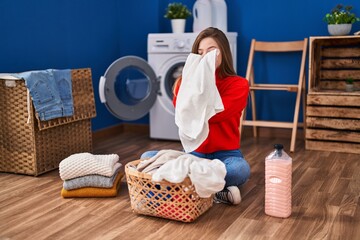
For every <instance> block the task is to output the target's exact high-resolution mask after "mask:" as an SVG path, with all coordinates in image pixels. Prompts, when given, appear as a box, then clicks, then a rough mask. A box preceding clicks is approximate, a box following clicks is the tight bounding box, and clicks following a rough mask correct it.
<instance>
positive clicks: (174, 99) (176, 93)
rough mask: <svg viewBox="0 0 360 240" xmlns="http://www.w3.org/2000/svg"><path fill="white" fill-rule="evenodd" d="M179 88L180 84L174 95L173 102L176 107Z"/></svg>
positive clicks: (176, 87)
mask: <svg viewBox="0 0 360 240" xmlns="http://www.w3.org/2000/svg"><path fill="white" fill-rule="evenodd" d="M179 88H180V84H178V85H176V86H175V91H174V92H175V94H174V97H173V104H174V107H176V98H177V95H178V92H179Z"/></svg>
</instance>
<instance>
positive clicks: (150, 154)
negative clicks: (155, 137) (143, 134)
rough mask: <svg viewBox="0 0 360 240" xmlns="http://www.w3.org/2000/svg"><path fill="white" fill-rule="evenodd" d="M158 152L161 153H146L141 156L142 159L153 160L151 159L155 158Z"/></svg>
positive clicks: (154, 151) (155, 151)
mask: <svg viewBox="0 0 360 240" xmlns="http://www.w3.org/2000/svg"><path fill="white" fill-rule="evenodd" d="M158 152H159V151H157V150H153V151H146V152H144V153H143V154H141V156H140V159H145V158H151V157H153V156H155V155H156V154H157V153H158Z"/></svg>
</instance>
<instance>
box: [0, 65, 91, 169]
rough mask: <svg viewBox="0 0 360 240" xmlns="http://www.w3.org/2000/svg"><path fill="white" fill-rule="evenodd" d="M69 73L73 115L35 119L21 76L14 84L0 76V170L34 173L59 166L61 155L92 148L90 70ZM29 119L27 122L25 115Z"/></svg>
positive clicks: (66, 155) (76, 70)
mask: <svg viewBox="0 0 360 240" xmlns="http://www.w3.org/2000/svg"><path fill="white" fill-rule="evenodd" d="M71 75H72V91H73V99H74V115H73V116H72V117H64V118H57V119H53V120H49V121H39V120H38V118H37V116H36V113H35V110H34V108H33V105H32V103H31V100H30V104H29V107H30V108H29V109H30V111H28V107H27V106H28V105H27V104H28V102H27V101H28V97H27V88H26V86H25V82H24V81H23V80H15V81H14V83H15V85H14V86H9V84H8V85H6V80H0V171H1V172H11V173H21V174H27V175H34V176H37V175H39V174H42V173H45V172H48V171H51V170H54V169H56V168H58V167H59V163H60V161H61V160H62V159H64V158H66V157H68V156H69V155H71V154H73V153H77V152H91V151H92V132H91V118H92V117H95V115H96V111H95V105H94V93H93V87H92V79H91V70H90V69H88V68H86V69H75V70H72V72H71ZM29 115H30V121H29V123H28V116H29Z"/></svg>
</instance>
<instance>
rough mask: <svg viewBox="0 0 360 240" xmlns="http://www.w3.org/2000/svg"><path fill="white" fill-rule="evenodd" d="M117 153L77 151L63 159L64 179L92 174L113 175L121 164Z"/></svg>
mask: <svg viewBox="0 0 360 240" xmlns="http://www.w3.org/2000/svg"><path fill="white" fill-rule="evenodd" d="M118 161H119V156H118V155H117V154H108V155H93V154H91V153H76V154H73V155H70V156H69V157H67V158H65V159H64V160H62V161H61V162H60V164H59V173H60V178H61V179H62V180H68V179H73V178H77V177H82V176H86V175H90V174H99V175H102V176H107V177H111V176H112V175H113V174H114V172H115V170H116V169H117V168H118V167H119V164H120V166H121V163H118Z"/></svg>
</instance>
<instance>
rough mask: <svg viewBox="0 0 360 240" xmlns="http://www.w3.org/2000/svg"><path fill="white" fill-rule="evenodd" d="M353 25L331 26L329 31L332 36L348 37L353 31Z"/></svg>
mask: <svg viewBox="0 0 360 240" xmlns="http://www.w3.org/2000/svg"><path fill="white" fill-rule="evenodd" d="M351 27H352V24H351V23H349V24H329V25H328V31H329V34H330V35H332V36H343V35H348V34H349V33H350V31H351Z"/></svg>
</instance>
